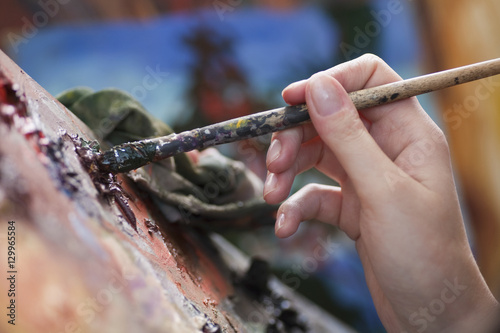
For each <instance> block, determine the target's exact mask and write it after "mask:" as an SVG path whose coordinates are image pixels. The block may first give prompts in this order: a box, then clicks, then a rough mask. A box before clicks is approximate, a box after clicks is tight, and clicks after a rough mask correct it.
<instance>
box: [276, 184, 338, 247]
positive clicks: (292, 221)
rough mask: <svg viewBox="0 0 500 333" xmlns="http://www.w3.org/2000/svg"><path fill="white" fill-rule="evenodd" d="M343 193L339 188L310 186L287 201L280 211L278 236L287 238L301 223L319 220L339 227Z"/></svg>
mask: <svg viewBox="0 0 500 333" xmlns="http://www.w3.org/2000/svg"><path fill="white" fill-rule="evenodd" d="M341 204H342V193H341V191H340V189H339V188H336V187H331V186H324V185H317V184H310V185H307V186H305V187H303V188H302V189H301V190H299V191H298V192H297V193H295V194H294V195H292V196H291V197H290V198H288V200H286V201H285V202H284V203H283V204H282V205H281V207H280V209H279V210H278V214H277V216H278V218H277V220H276V225H275V232H276V236H278V237H280V238H285V237H289V236H291V235H293V234H294V233H295V232H296V231H297V229H298V227H299V224H300V222H302V221H305V220H312V219H315V220H319V221H322V222H327V223H331V224H333V225H338V221H339V214H340V207H341Z"/></svg>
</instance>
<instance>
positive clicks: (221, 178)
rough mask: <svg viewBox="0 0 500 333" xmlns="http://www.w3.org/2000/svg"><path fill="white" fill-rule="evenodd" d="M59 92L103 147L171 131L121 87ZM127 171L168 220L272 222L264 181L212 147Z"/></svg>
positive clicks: (244, 224) (214, 223)
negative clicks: (196, 155)
mask: <svg viewBox="0 0 500 333" xmlns="http://www.w3.org/2000/svg"><path fill="white" fill-rule="evenodd" d="M57 98H58V100H59V101H60V102H61V103H62V104H63V105H64V106H66V107H67V108H68V109H69V110H71V111H72V112H73V113H74V114H75V115H76V116H77V117H78V118H80V119H81V120H82V121H83V122H84V123H85V124H87V126H88V127H89V128H90V129H92V131H93V132H94V134H95V135H96V137H97V138H98V140H99V143H100V145H101V147H102V148H106V147H108V148H109V147H111V146H114V145H118V144H121V143H125V142H129V141H137V140H142V139H146V138H150V137H157V136H165V135H169V134H171V133H173V131H172V129H171V128H170V127H169V126H168V125H167V124H165V123H163V122H162V121H160V120H159V119H156V118H155V117H153V116H152V115H151V114H149V113H148V112H147V111H146V110H145V109H144V107H143V106H142V105H141V104H140V103H139V102H137V101H136V100H135V99H134V98H133V97H132V96H130V95H129V94H127V93H125V92H123V91H120V90H116V89H105V90H102V91H98V92H94V91H92V90H91V89H89V88H85V87H79V88H75V89H72V90H69V91H66V92H63V93H61V94H60V95H59V96H57ZM127 176H128V177H129V178H130V179H132V180H133V181H134V182H135V183H136V184H137V185H138V186H139V187H140V188H141V189H144V190H146V191H147V192H149V193H150V194H151V196H152V197H153V199H154V200H155V201H156V202H157V203H158V205H159V207H160V208H161V209H162V211H163V212H164V214H165V215H166V217H167V219H168V220H169V221H172V222H184V223H192V224H196V225H199V226H203V227H209V228H217V227H235V228H252V227H258V226H262V225H271V224H273V223H274V218H273V213H274V211H275V209H276V207H275V206H270V205H267V204H266V203H265V201H264V200H263V198H262V187H263V185H262V181H261V180H260V179H259V178H258V177H257V176H256V175H255V174H254V173H253V172H252V171H250V170H249V169H247V168H246V167H245V165H244V164H243V163H242V162H240V161H234V160H232V159H229V158H227V157H225V156H223V155H221V154H220V153H219V152H218V151H217V150H216V149H207V150H205V151H203V152H201V153H200V155H199V160H198V161H197V163H196V164H195V163H193V162H192V160H191V158H190V157H189V156H187V154H178V155H176V156H174V157H172V158H168V159H165V160H162V161H159V162H155V163H151V164H149V165H146V166H144V167H142V168H139V169H137V170H134V171H131V172H128V173H127Z"/></svg>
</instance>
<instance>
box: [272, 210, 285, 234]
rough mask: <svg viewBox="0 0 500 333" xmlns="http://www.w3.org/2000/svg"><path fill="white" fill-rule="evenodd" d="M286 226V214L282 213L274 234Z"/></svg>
mask: <svg viewBox="0 0 500 333" xmlns="http://www.w3.org/2000/svg"><path fill="white" fill-rule="evenodd" d="M284 226H285V214H283V213H281V214H280V216H278V219H277V220H276V226H275V230H274V232H275V233H276V232H278V231H279V230H280V229H281V228H283V227H284Z"/></svg>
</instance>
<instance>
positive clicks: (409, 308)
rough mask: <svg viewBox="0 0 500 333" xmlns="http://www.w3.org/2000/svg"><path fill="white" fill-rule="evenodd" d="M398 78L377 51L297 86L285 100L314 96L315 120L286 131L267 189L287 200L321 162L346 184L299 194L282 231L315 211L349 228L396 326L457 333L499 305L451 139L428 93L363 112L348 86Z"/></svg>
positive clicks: (388, 323)
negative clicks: (466, 217) (470, 233)
mask: <svg viewBox="0 0 500 333" xmlns="http://www.w3.org/2000/svg"><path fill="white" fill-rule="evenodd" d="M398 80H401V78H400V77H399V76H398V75H397V74H396V73H395V72H394V71H393V70H392V69H391V68H390V67H389V66H388V65H387V64H385V63H384V62H383V61H382V60H380V59H379V58H377V57H375V56H372V55H366V56H363V57H361V58H359V59H356V60H354V61H350V62H347V63H344V64H341V65H339V66H336V67H334V68H332V69H330V70H327V71H325V72H321V73H318V74H315V75H313V76H312V77H311V78H310V79H308V80H304V81H300V82H297V83H294V84H292V85H290V86H289V87H287V88H286V89H285V90H284V91H283V97H284V99H285V101H286V102H287V103H289V104H298V103H303V102H306V103H307V104H308V106H309V113H310V116H311V120H312V124H309V125H305V126H302V127H298V128H294V129H290V130H286V131H283V132H279V133H275V134H274V136H273V139H272V143H271V146H270V148H269V151H268V155H267V167H268V170H269V174H268V177H267V180H266V184H265V187H264V197H265V199H266V201H267V202H268V203H273V204H274V203H279V202H281V201H282V200H284V199H286V197H287V196H288V194H289V192H290V189H291V186H292V182H293V180H294V178H295V176H296V175H297V174H299V173H301V172H303V171H305V170H307V169H310V168H313V167H315V168H317V169H318V170H320V171H321V172H323V173H324V174H326V175H327V176H329V177H331V178H332V179H334V180H336V181H337V182H338V183H339V184H340V187H338V188H337V187H330V186H322V185H308V186H306V187H304V188H303V189H301V190H300V191H298V192H297V193H296V194H294V195H292V196H291V197H290V198H288V199H287V200H286V201H285V202H284V203H283V204H282V205H281V207H280V209H279V211H278V219H277V222H276V235H277V236H278V237H288V236H290V235H292V234H293V233H294V232H295V231H296V230H297V228H298V225H299V224H300V222H301V221H304V220H308V219H317V220H320V221H323V222H325V223H330V224H333V225H335V226H338V227H339V228H340V229H341V230H343V231H344V232H345V233H346V234H347V235H348V236H349V237H350V238H351V239H353V240H354V241H355V242H356V248H357V250H358V253H359V255H360V257H361V260H362V263H363V267H364V270H365V276H366V281H367V284H368V287H369V288H370V291H371V294H372V297H373V300H374V302H375V306H376V308H377V311H378V313H379V316H380V318H381V320H382V322H383V324H384V326H385V327H386V328H387V330H388V331H390V332H402V331H405V330H407V331H412V332H413V331H418V332H424V331H428V332H437V331H443V330H445V329H450V330H452V331H454V332H457V331H458V330H459V329H462V328H463V327H464V326H463V325H464V323H473V324H476V323H477V322H476V321H477V320H478V319H481V320H482V319H484V317H487V316H489V315H490V314H491V311H494V309H495V307H496V306H497V303H496V301H495V299H494V298H493V297H492V295H491V293H490V291H489V289H488V287H487V285H486V284H485V282H484V280H483V278H482V276H481V274H480V272H479V270H478V267H477V265H476V263H475V261H474V258H473V256H472V253H471V250H470V247H469V244H468V241H467V237H466V234H465V229H464V226H463V219H462V216H461V212H460V207H459V202H458V199H457V194H456V190H455V184H454V180H453V176H452V170H451V164H450V156H449V150H448V146H447V143H446V139H445V137H444V135H443V133H442V131H441V130H440V129H439V128H438V127H437V125H436V124H435V123H434V122H433V121H432V120H431V119H430V118H429V117H428V115H427V114H426V113H425V111H424V110H423V109H422V108H421V106H420V105H419V103H418V101H417V99H416V98H411V99H407V100H404V101H399V102H395V103H393V104H388V105H383V106H378V107H375V108H371V109H367V110H364V111H362V112H359V113H358V111H357V110H356V109H355V107H354V105H353V104H352V102H351V100H350V98H349V96H348V95H347V92H346V91H348V92H349V91H355V90H359V89H363V88H369V87H373V86H378V85H381V84H385V83H390V82H394V81H398ZM460 319H461V320H460ZM458 322H460V323H462V325H458V326H456V327H455V326H453V325H454V324H456V323H458ZM475 327H476V326H475Z"/></svg>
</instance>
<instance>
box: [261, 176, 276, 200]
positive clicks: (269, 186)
mask: <svg viewBox="0 0 500 333" xmlns="http://www.w3.org/2000/svg"><path fill="white" fill-rule="evenodd" d="M277 183H278V180H277V179H276V175H275V174H274V173H270V174H268V175H267V179H266V182H265V184H264V196H266V195H268V194H269V193H271V192H273V191H274V190H275V189H276V185H277Z"/></svg>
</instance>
